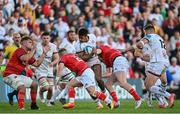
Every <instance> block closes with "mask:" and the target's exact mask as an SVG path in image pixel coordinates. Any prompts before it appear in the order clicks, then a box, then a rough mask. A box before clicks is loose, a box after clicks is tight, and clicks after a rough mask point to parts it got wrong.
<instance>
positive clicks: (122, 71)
mask: <svg viewBox="0 0 180 114" xmlns="http://www.w3.org/2000/svg"><path fill="white" fill-rule="evenodd" d="M128 68H129V65H128V61H127V59H126V58H125V57H122V56H120V57H117V58H116V59H115V60H114V62H113V75H114V76H115V77H116V79H117V82H118V84H119V85H120V86H121V87H122V88H124V89H126V90H127V91H128V92H129V93H130V94H131V95H132V96H133V98H134V100H135V101H136V106H135V108H139V107H140V106H141V103H142V100H141V98H140V96H139V95H138V94H137V92H136V90H135V89H134V88H133V87H132V86H131V85H130V84H129V83H127V79H126V76H127V72H128Z"/></svg>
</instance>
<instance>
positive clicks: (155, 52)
mask: <svg viewBox="0 0 180 114" xmlns="http://www.w3.org/2000/svg"><path fill="white" fill-rule="evenodd" d="M144 38H145V39H147V40H148V41H149V43H148V44H149V46H150V49H151V51H152V53H151V58H150V62H169V59H168V55H167V52H166V47H165V44H164V40H163V39H162V38H161V37H160V36H159V35H157V34H148V35H146V36H145V37H144Z"/></svg>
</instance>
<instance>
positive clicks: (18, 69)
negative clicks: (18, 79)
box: [3, 48, 35, 77]
mask: <svg viewBox="0 0 180 114" xmlns="http://www.w3.org/2000/svg"><path fill="white" fill-rule="evenodd" d="M25 54H27V52H26V51H25V50H24V49H23V48H18V49H17V50H16V51H15V52H14V53H13V55H12V57H11V59H10V60H9V62H8V64H7V65H6V69H5V71H4V72H3V77H6V76H8V75H10V74H17V75H20V74H21V73H22V72H23V71H24V69H25V67H26V65H27V64H33V63H34V62H35V59H34V57H32V58H31V59H29V61H27V62H25V61H21V60H20V57H21V56H22V55H25Z"/></svg>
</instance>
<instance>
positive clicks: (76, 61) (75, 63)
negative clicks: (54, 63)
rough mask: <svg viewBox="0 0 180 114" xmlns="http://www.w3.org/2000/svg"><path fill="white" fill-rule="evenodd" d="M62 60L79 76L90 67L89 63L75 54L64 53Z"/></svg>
mask: <svg viewBox="0 0 180 114" xmlns="http://www.w3.org/2000/svg"><path fill="white" fill-rule="evenodd" d="M61 62H62V63H64V65H65V66H66V67H67V68H69V69H70V70H71V71H73V72H75V73H76V74H77V75H78V76H81V75H82V73H83V72H84V71H85V70H86V69H87V68H88V65H87V63H86V62H84V61H83V60H82V59H80V58H79V57H77V56H76V55H74V54H65V55H63V56H62V57H61Z"/></svg>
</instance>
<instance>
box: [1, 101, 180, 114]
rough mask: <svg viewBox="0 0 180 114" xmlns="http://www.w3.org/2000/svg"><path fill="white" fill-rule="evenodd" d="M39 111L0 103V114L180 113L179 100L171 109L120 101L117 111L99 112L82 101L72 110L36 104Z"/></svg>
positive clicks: (27, 105)
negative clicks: (138, 106)
mask: <svg viewBox="0 0 180 114" xmlns="http://www.w3.org/2000/svg"><path fill="white" fill-rule="evenodd" d="M38 105H39V107H40V110H30V108H29V106H30V103H26V104H25V108H26V110H23V111H22V110H21V111H20V110H17V104H14V106H10V105H9V104H8V103H0V113H3V114H6V113H18V114H20V113H31V114H32V113H36V114H38V113H98V114H100V113H101V114H102V113H163V114H165V113H180V100H176V102H175V106H174V107H173V108H167V109H159V108H158V107H157V103H155V102H154V104H153V107H152V108H148V107H147V105H146V102H143V104H142V106H141V107H140V108H139V109H134V106H135V105H134V101H133V100H121V105H120V107H119V108H117V109H113V110H110V109H109V108H108V107H107V106H105V105H104V108H103V109H101V110H98V109H96V105H95V103H93V102H90V101H89V102H88V101H82V102H76V106H75V107H74V108H73V109H68V110H67V109H63V108H62V105H61V104H60V103H59V102H56V104H55V106H52V107H47V106H46V105H45V104H42V103H40V102H38Z"/></svg>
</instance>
